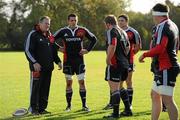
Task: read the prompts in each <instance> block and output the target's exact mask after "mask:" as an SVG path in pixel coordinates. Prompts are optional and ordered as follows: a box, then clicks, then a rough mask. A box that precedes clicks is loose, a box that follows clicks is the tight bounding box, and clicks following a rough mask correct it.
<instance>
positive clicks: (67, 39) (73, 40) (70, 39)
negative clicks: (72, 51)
mask: <svg viewBox="0 0 180 120" xmlns="http://www.w3.org/2000/svg"><path fill="white" fill-rule="evenodd" d="M66 41H67V42H77V41H81V39H80V38H66Z"/></svg>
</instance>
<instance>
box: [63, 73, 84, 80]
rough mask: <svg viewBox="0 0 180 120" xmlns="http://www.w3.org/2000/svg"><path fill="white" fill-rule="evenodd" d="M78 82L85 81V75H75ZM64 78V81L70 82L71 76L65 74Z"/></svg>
mask: <svg viewBox="0 0 180 120" xmlns="http://www.w3.org/2000/svg"><path fill="white" fill-rule="evenodd" d="M76 76H77V79H78V80H85V73H81V74H79V75H76ZM65 78H66V80H72V79H73V75H68V74H65Z"/></svg>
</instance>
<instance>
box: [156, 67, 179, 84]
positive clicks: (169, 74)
mask: <svg viewBox="0 0 180 120" xmlns="http://www.w3.org/2000/svg"><path fill="white" fill-rule="evenodd" d="M179 69H180V68H179V67H171V68H170V69H165V70H162V71H158V72H157V73H155V74H154V81H155V82H156V84H157V86H159V85H165V86H171V87H174V86H175V83H176V77H177V75H178V74H179Z"/></svg>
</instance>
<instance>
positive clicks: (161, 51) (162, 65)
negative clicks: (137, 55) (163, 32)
mask: <svg viewBox="0 0 180 120" xmlns="http://www.w3.org/2000/svg"><path fill="white" fill-rule="evenodd" d="M167 44H168V37H167V36H163V37H162V40H161V43H160V44H158V45H156V46H155V47H153V48H152V49H150V50H149V51H148V52H145V53H144V54H143V56H144V57H155V56H157V55H158V61H159V69H160V70H163V69H168V68H170V67H172V65H171V62H170V58H169V55H168V53H167V49H166V47H167Z"/></svg>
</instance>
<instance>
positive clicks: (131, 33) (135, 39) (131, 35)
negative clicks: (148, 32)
mask: <svg viewBox="0 0 180 120" xmlns="http://www.w3.org/2000/svg"><path fill="white" fill-rule="evenodd" d="M125 31H126V33H127V35H128V39H129V42H130V52H129V54H128V59H129V63H130V64H133V63H134V45H139V46H140V48H141V37H140V35H139V33H138V32H137V30H135V29H134V28H132V27H130V26H128V28H127V29H126V30H125Z"/></svg>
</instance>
